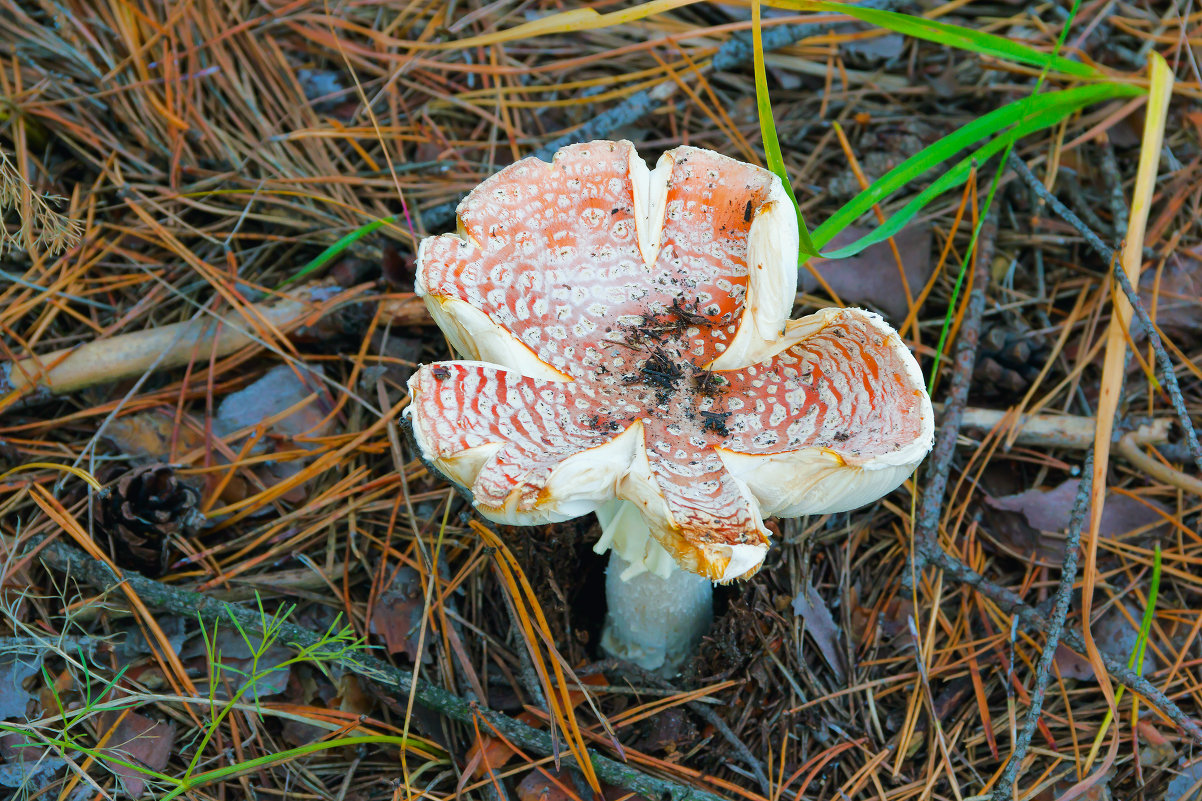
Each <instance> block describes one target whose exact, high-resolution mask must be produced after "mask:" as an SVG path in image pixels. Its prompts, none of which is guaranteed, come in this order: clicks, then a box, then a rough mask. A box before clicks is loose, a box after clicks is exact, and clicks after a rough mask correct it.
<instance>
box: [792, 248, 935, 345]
mask: <svg viewBox="0 0 1202 801" xmlns="http://www.w3.org/2000/svg"><path fill="white" fill-rule="evenodd" d="M868 233H870V230H869V229H867V228H855V227H851V228H847V229H845V230H844V231H843V232H842V233H840V234H839V235H838V236H836V237H835V238H834V239H832V240H831V242H830V244H829V245H828V246H827V247H828V248H829V249H835V248H838V247H842V246H843V245H850V244H851V243H852V242H854V241H856V240H857V239H859V238H860V237H862V236H864V235H866V234H868ZM893 240H894V242H895V243H896V244H897V250H898V252H899V253H900V254H901V258H902V264H903V265H905V268H906V283H907V284H908V285H909V287H910V294H911V296H912V297H915V298H917V297H918V293H919V292H921V291H922V287H923V285H924V284H925V283H926V281H927V279H928V278H930V276H931V270H932V269H933V265H932V264H931V227H930V226H929V225H912V226H910V227H908V228H903V229H902V230H901V231H900V232H899V233H898V234H897V235H896V236H894V237H893ZM813 266H814V269H815V270H817V271H818V273H819V274H820V275H821V276H822V278H823V279H824V280H825V281H826V282H827V283H828V284H829V285H830V287H831V289H833V290H834V291H835V293H836V294H837V295H838V296H839V299H840V300H842V301H843V302H844V303H847V304H850V305H853V306H854V305H861V304H865V305H869V306H872V307H875V308H877V309H880V310H881V311H882V312H883V313H884V315H885V317H886V319H888V320H889V321H890V322H892V323H893V324H894V325H896V324H898V323H900V322H901V321H902V320H904V319H905V317H906V314H908V313H909V311H910V308H909V306H908V305H907V303H906V291H905V288H904V287H903V285H902V279H901V275H900V274H899V273H898V270H897V260H896V259H895V258H893V250H892V249H891V248H890V247H889V243H888V242H881V243H878V244H876V245H872V246H871V247H869V248H866V249H865V250H864V251H863V252H861V253H859V254H858V255H855V256H852V257H850V258H847V259H834V260H828V261H818V260H815V261H814V262H813ZM818 288H819V284H818V280H817V279H816V278H814V276H813V275H812V274H811V273H810V271H809V270H808V269H804V268H803V269H802V270H801V271H800V273H799V275H798V289H800V290H801V291H803V292H813V291H815V290H816V289H818Z"/></svg>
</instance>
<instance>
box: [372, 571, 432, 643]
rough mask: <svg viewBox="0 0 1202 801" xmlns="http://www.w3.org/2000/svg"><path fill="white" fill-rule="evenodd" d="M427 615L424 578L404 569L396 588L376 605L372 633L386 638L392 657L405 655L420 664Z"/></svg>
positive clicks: (384, 594)
mask: <svg viewBox="0 0 1202 801" xmlns="http://www.w3.org/2000/svg"><path fill="white" fill-rule="evenodd" d="M424 614H425V596H424V595H423V593H422V584H421V576H419V575H418V573H417V571H416V570H413V569H412V568H410V567H404V566H402V567H400V568H399V569H398V570H397V572H396V575H395V576H394V577H393V580H392V585H391V586H390V587H389V588H388V590H387V591H385V592H382V593H380V595H379V596H378V597H377V598H376V602H375V603H374V604H373V605H372V610H371V631H372V633H373V634H378V635H379V636H381V637H383V638H384V644H385V645H386V646H387V648H388V653H390V654H405V656H407V657H409V659H410V661H413V662H416V661H417V659H418V656H419V653H418V636H419V634H420V633H421V625H422V617H423V616H424ZM420 656H421V657H422V661H423V662H429V661H430V655H429V654H420Z"/></svg>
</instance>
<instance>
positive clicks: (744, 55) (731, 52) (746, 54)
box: [421, 0, 910, 231]
mask: <svg viewBox="0 0 1202 801" xmlns="http://www.w3.org/2000/svg"><path fill="white" fill-rule="evenodd" d="M909 4H910V0H864V2H861V3H854V4H853V5H856V6H859V7H860V8H875V9H885V10H896V9H899V8H904V7H905V6H907V5H909ZM846 24H847V23H846V21H844V22H822V23H814V24H809V25H778V26H775V27H770V28H765V29H764V31H763V42H764V50H765V51H769V50H777V49H779V48H782V47H788V46H789V45H791V44H793V43H794V42H796V41H798V40H800V39H806V38H808V37H810V36H819V35H821V34H824V33H829V32H830V31H831V30H832V29H834V28H835V27H837V26H839V25H846ZM752 47H753V40H752V38H751V33H750V32H742V33H737V34H734V35H733V36H731V37H730V38H729V39H727V40H726V41H725V42H723V43H722V46H721V47H719V48H718V52H717V53H715V54H714V57H713V59H712V60H711V61H710V66H709V69H711V70H715V71H719V72H721V71H723V70H729V69H731V68H733V67H738V66H741V65H743V64H746V63H747V62H749V61H751V56H752ZM675 89H676V82H675V81H673V80H671V79H669V80H665V81H663V82H661V83H658V84H656V85H655V86H652V87H650V88H648V89H642V90H640V91H638V92H635V93H634V94H632V95H630V96H629V97H627V98H626V99H625V100H623V101H622V102H621V103H619V104H617V105H616V106H614V107H613V108H610V109H606V110H605V111H603V112H601V113H600V114H598V115H597V116H595V117H593V118H591V119H590V120H589V121H588V122H586V123H584V124H583V125H581V126H580V127H579V128H576V129H574V130H572V131H570V132H569V133H566V134H563V135H562V136H557V137H556V138H554V139H552V140H551V141H549V142H547V143H546V144H544V145H543V146H542V147H540V148H538V149H537V150H535V151H534V152H532V153H531V154H530V155H531V156H534V157H535V158H538V159H542V160H543V161H550V160H551V157H552V156H554V155H555V151H557V150H559V149H560V148H561V147H564V146H565V145H570V144H572V143H573V142H588V141H591V140H593V139H598V138H603V137H605V136H607V135H609V133H610V132H611V131H614V130H617V129H618V128H621V127H622V126H623V125H629V124H630V123H632V122H634V121H636V120H638V119H641V118H642V117H644V116H645V115H647V114H649V113H651V112H652V111H654V110H655V109H656V108H657V107H659V105H660V103H662V102H663V101H664V99H665V98H666V97H668V95H670V94H671V93H672V92H673V91H674V90H675ZM461 199H462V198H460V200H461ZM458 206H459V200H453V201H450V202H447V203H440V204H439V205H437V206H431V207H430V208H428V209H425V210H424V211H422V213H421V217H422V222H423V224H424V226H425V228H426V230H427V231H433V230H437V229H440V228H445V227H447V226H448V225H450V224H451V223H452V222H454V220H455V209H456V208H457V207H458Z"/></svg>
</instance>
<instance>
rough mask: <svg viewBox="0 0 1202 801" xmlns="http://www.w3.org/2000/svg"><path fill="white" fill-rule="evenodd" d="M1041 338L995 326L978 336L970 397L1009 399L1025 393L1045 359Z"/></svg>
mask: <svg viewBox="0 0 1202 801" xmlns="http://www.w3.org/2000/svg"><path fill="white" fill-rule="evenodd" d="M1047 355H1048V347H1047V343H1045V342H1044V341H1043V338H1042V337H1040V336H1038V335H1032V334H1031V333H1030V332H1029V331H1023V330H1020V329H1017V328H1008V327H1005V326H1001V325H994V326H991V327H989V328H988V329H986V330H985V332H984V333H983V334H982V335H981V342H980V345H979V347H978V350H977V365H976V368H975V369H974V370H973V394H974V395H977V396H978V397H985V398H1003V399H1004V398H1011V397H1014V396H1016V395H1021V394H1022V393H1024V392H1026V391H1027V389H1028V388H1029V387H1030V386H1031V382H1032V381H1034V380H1035V377H1036V376H1037V375H1039V371H1040V369H1041V368H1042V367H1043V364H1044V362H1045V361H1046V360H1047Z"/></svg>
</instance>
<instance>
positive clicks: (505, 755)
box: [464, 673, 609, 779]
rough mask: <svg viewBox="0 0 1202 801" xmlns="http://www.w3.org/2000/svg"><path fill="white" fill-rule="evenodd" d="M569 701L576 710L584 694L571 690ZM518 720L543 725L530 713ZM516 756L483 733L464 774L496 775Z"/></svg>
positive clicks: (588, 679)
mask: <svg viewBox="0 0 1202 801" xmlns="http://www.w3.org/2000/svg"><path fill="white" fill-rule="evenodd" d="M580 683H581V684H585V685H591V686H602V685H605V684H608V683H609V679H607V678H605V676H604V675H603V674H601V673H597V674H594V675H592V676H581V677H580ZM568 700H569V701H570V702H571V705H572V709H575V708H576V707H578V706H580V704H582V703H584V693H582V692H580V691H579V690H570V691H569V692H568ZM517 719H518V720H519V721H521V722H522V723H525V724H526V725H527V726H538V725H540V723H541V721H540V720H539V719H538V718H537V717H536V716H534V715H532V714H530V713H529V712H522V713H521V714H519V715H517ZM482 729H483V727H482ZM515 755H516V752H515V751H514V750H513V749H512V748H510V747H509V745H508V744H507V743H505V742H504V741H503V740H500V739H497V738H495V737H492V736H490V735H487V734H484V733H483V732H482V733H481V735H480V737H479V738H477V739H476V742H474V743H472V747H471V748H469V749H468V752H467V761H466V763H465V768H464V772H465V773H470V774H471V776H472V777H473V778H476V779H478V778H480V777H481V776H483V775H485V774H486V773H488V772H489V771H490V770H491V771H493V772H494V773H495V772H496V771H498V770H500V769H501V768H502V767H504V766H505V764H506V763H507V762H509V760H511V759H513V757H514V756H515Z"/></svg>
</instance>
